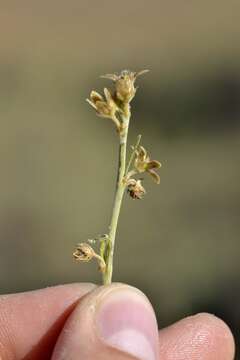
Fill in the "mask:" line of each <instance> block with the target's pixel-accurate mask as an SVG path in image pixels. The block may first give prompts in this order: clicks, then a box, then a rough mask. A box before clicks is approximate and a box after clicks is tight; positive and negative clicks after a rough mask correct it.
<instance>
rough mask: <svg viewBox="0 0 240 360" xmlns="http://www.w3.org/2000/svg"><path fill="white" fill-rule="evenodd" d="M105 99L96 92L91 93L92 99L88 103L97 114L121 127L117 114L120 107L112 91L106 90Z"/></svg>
mask: <svg viewBox="0 0 240 360" xmlns="http://www.w3.org/2000/svg"><path fill="white" fill-rule="evenodd" d="M104 95H105V99H104V98H103V96H102V95H100V94H99V93H98V92H96V91H94V90H93V91H91V93H90V99H87V102H88V103H89V104H90V105H91V106H92V107H93V108H94V109H95V110H96V112H97V114H98V115H99V116H101V117H104V118H108V119H112V120H113V121H114V122H115V124H116V126H117V127H119V126H120V123H119V120H118V119H117V118H116V112H117V111H118V106H117V104H116V103H115V101H114V100H113V97H112V94H111V93H110V91H109V90H108V89H107V88H105V89H104Z"/></svg>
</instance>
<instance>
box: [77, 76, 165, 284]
mask: <svg viewBox="0 0 240 360" xmlns="http://www.w3.org/2000/svg"><path fill="white" fill-rule="evenodd" d="M146 72H148V70H143V71H140V72H132V71H129V70H123V71H122V72H121V73H120V74H107V75H104V76H102V77H103V78H107V79H110V80H112V82H113V85H114V86H113V90H112V91H110V90H109V89H107V88H105V89H104V96H103V95H100V94H99V93H97V92H96V91H92V92H91V93H90V99H87V101H88V103H89V104H90V105H91V106H92V107H93V108H94V109H95V110H96V113H97V115H98V116H100V117H103V118H108V119H110V120H112V121H113V123H114V125H115V128H116V131H117V135H118V139H119V156H118V174H117V181H116V190H115V198H114V205H113V210H112V217H111V222H110V226H109V232H108V234H104V235H99V236H98V237H96V238H95V239H91V240H88V242H87V243H81V244H78V245H77V248H76V250H75V251H74V253H73V256H74V258H75V259H76V260H77V261H86V262H87V261H90V260H91V259H93V258H95V259H96V260H97V262H98V265H99V270H100V271H101V273H102V278H103V284H110V283H111V281H112V272H113V255H114V245H115V238H116V231H117V224H118V219H119V214H120V209H121V204H122V200H123V196H124V193H125V192H127V193H128V194H129V195H130V197H131V198H132V199H142V197H143V196H144V195H145V193H146V191H145V189H144V187H143V185H142V183H141V179H136V178H135V177H137V176H138V174H143V173H148V174H149V175H151V176H152V178H153V180H154V181H155V182H156V183H157V184H159V183H160V177H159V175H158V174H157V172H156V171H155V170H156V169H158V168H160V167H161V164H160V162H159V161H157V160H151V158H150V156H149V155H148V153H147V151H146V149H145V148H144V147H143V146H141V145H140V141H141V135H139V136H138V138H137V142H136V145H135V146H132V152H131V155H130V157H129V161H128V163H127V161H126V154H127V137H128V128H129V122H130V117H131V108H130V102H131V101H132V99H133V98H134V96H135V94H136V90H137V88H136V87H135V81H136V79H137V77H138V76H140V75H142V74H144V73H146ZM96 244H98V245H99V251H98V253H96V252H95V250H94V249H93V246H94V245H96Z"/></svg>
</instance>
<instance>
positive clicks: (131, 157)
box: [125, 135, 142, 176]
mask: <svg viewBox="0 0 240 360" xmlns="http://www.w3.org/2000/svg"><path fill="white" fill-rule="evenodd" d="M141 137H142V135H138V137H137V142H136V144H135V146H134V147H133V148H132V149H133V151H132V153H131V156H130V159H129V162H128V165H127V168H126V172H125V176H126V175H127V174H128V172H129V169H130V166H131V165H132V162H133V159H134V156H135V152H136V150H137V148H138V147H139V144H140V141H141Z"/></svg>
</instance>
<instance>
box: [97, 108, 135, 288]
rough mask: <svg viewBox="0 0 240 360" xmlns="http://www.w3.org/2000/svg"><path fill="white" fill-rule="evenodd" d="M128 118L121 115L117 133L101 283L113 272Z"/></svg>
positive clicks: (123, 189)
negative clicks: (104, 268) (116, 153)
mask: <svg viewBox="0 0 240 360" xmlns="http://www.w3.org/2000/svg"><path fill="white" fill-rule="evenodd" d="M129 120H130V113H128V116H122V124H123V128H122V130H121V132H120V133H119V158H118V176H117V182H116V192H115V198H114V204H113V211H112V218H111V223H110V226H109V238H108V240H107V245H106V251H105V262H106V271H105V272H104V273H103V284H104V285H107V284H111V282H112V272H113V255H114V245H115V237H116V231H117V225H118V218H119V213H120V209H121V204H122V199H123V195H124V191H125V187H126V185H125V183H124V181H123V178H124V175H125V171H126V150H127V136H128V126H129Z"/></svg>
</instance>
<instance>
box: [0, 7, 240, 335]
mask: <svg viewBox="0 0 240 360" xmlns="http://www.w3.org/2000/svg"><path fill="white" fill-rule="evenodd" d="M118 8H119V9H120V10H118ZM239 12H240V2H239V1H234V0H230V1H227V2H226V1H217V0H210V1H209V0H208V1H192V2H182V1H177V0H173V1H170V2H166V1H151V0H150V1H142V0H138V1H136V0H133V1H131V2H130V1H125V0H123V1H121V3H116V2H115V3H114V2H110V1H104V0H102V1H101V2H97V1H92V2H87V1H79V0H78V1H77V0H68V1H59V0H58V1H56V0H50V1H46V0H42V1H24V0H22V1H17V0H15V1H14V0H12V1H10V2H7V1H5V2H4V1H3V2H1V11H0V24H1V25H0V28H1V31H0V52H1V57H0V115H1V123H0V165H1V176H0V284H1V292H2V293H6V292H15V291H24V290H28V289H35V288H39V287H42V286H48V285H54V284H59V283H65V282H75V281H90V282H99V281H100V276H99V274H98V273H97V271H96V264H95V263H89V264H76V263H74V262H73V260H72V255H71V254H72V251H73V249H74V246H75V244H76V243H78V242H81V241H85V240H86V239H87V238H91V237H94V236H95V235H97V234H101V233H105V232H107V229H108V225H109V220H110V215H111V206H112V200H113V192H114V185H115V174H116V159H117V137H116V134H115V132H114V130H113V126H112V124H111V122H110V121H108V120H107V119H101V118H98V117H96V116H95V114H94V111H92V109H90V108H89V106H88V104H87V103H86V102H85V98H86V97H87V96H88V94H89V92H90V90H92V89H93V88H94V89H96V90H98V91H101V89H102V88H103V87H104V86H106V85H108V81H107V80H103V79H99V75H101V74H105V73H111V72H114V71H120V70H122V69H125V68H127V69H128V68H130V69H131V70H136V71H138V70H141V69H144V68H148V69H151V72H150V73H149V74H146V75H144V77H141V78H139V81H138V85H139V86H140V88H139V90H138V93H137V96H136V98H135V99H134V101H133V103H132V113H133V116H132V123H131V128H130V135H129V145H130V144H133V143H134V142H135V139H136V136H137V135H138V134H139V133H141V134H142V135H143V144H144V146H146V148H147V149H148V150H149V151H150V153H151V154H152V157H153V158H156V159H158V160H160V161H161V162H162V165H163V167H162V169H161V171H160V173H161V185H160V186H156V185H155V184H153V183H152V181H151V179H148V178H146V181H144V186H145V187H146V188H147V192H148V193H147V196H146V197H145V199H144V200H143V201H132V200H131V199H130V198H127V197H126V199H125V201H124V206H123V209H122V213H121V219H120V224H119V229H118V230H119V231H118V237H117V246H116V256H115V266H114V280H115V281H121V282H126V283H129V284H132V285H134V286H137V287H139V288H140V289H142V290H143V291H144V292H146V294H147V295H148V296H149V298H150V299H151V301H152V303H153V305H154V307H155V309H156V312H157V314H158V317H159V324H160V326H165V325H168V324H170V323H171V322H172V321H176V320H178V319H180V318H181V317H183V316H186V315H189V314H192V313H195V312H198V311H210V312H213V313H214V314H216V315H218V316H220V317H221V318H223V319H224V320H225V321H226V322H227V323H228V324H229V325H230V327H231V329H232V330H233V331H234V334H235V337H236V340H237V341H238V342H239V341H240V338H238V333H239V323H240V305H239V303H240V282H239V280H240V262H239V252H240V243H239V235H240V227H239V222H240V221H239V220H240V218H239V216H240V166H239V160H240V46H239V39H240V22H239Z"/></svg>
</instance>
